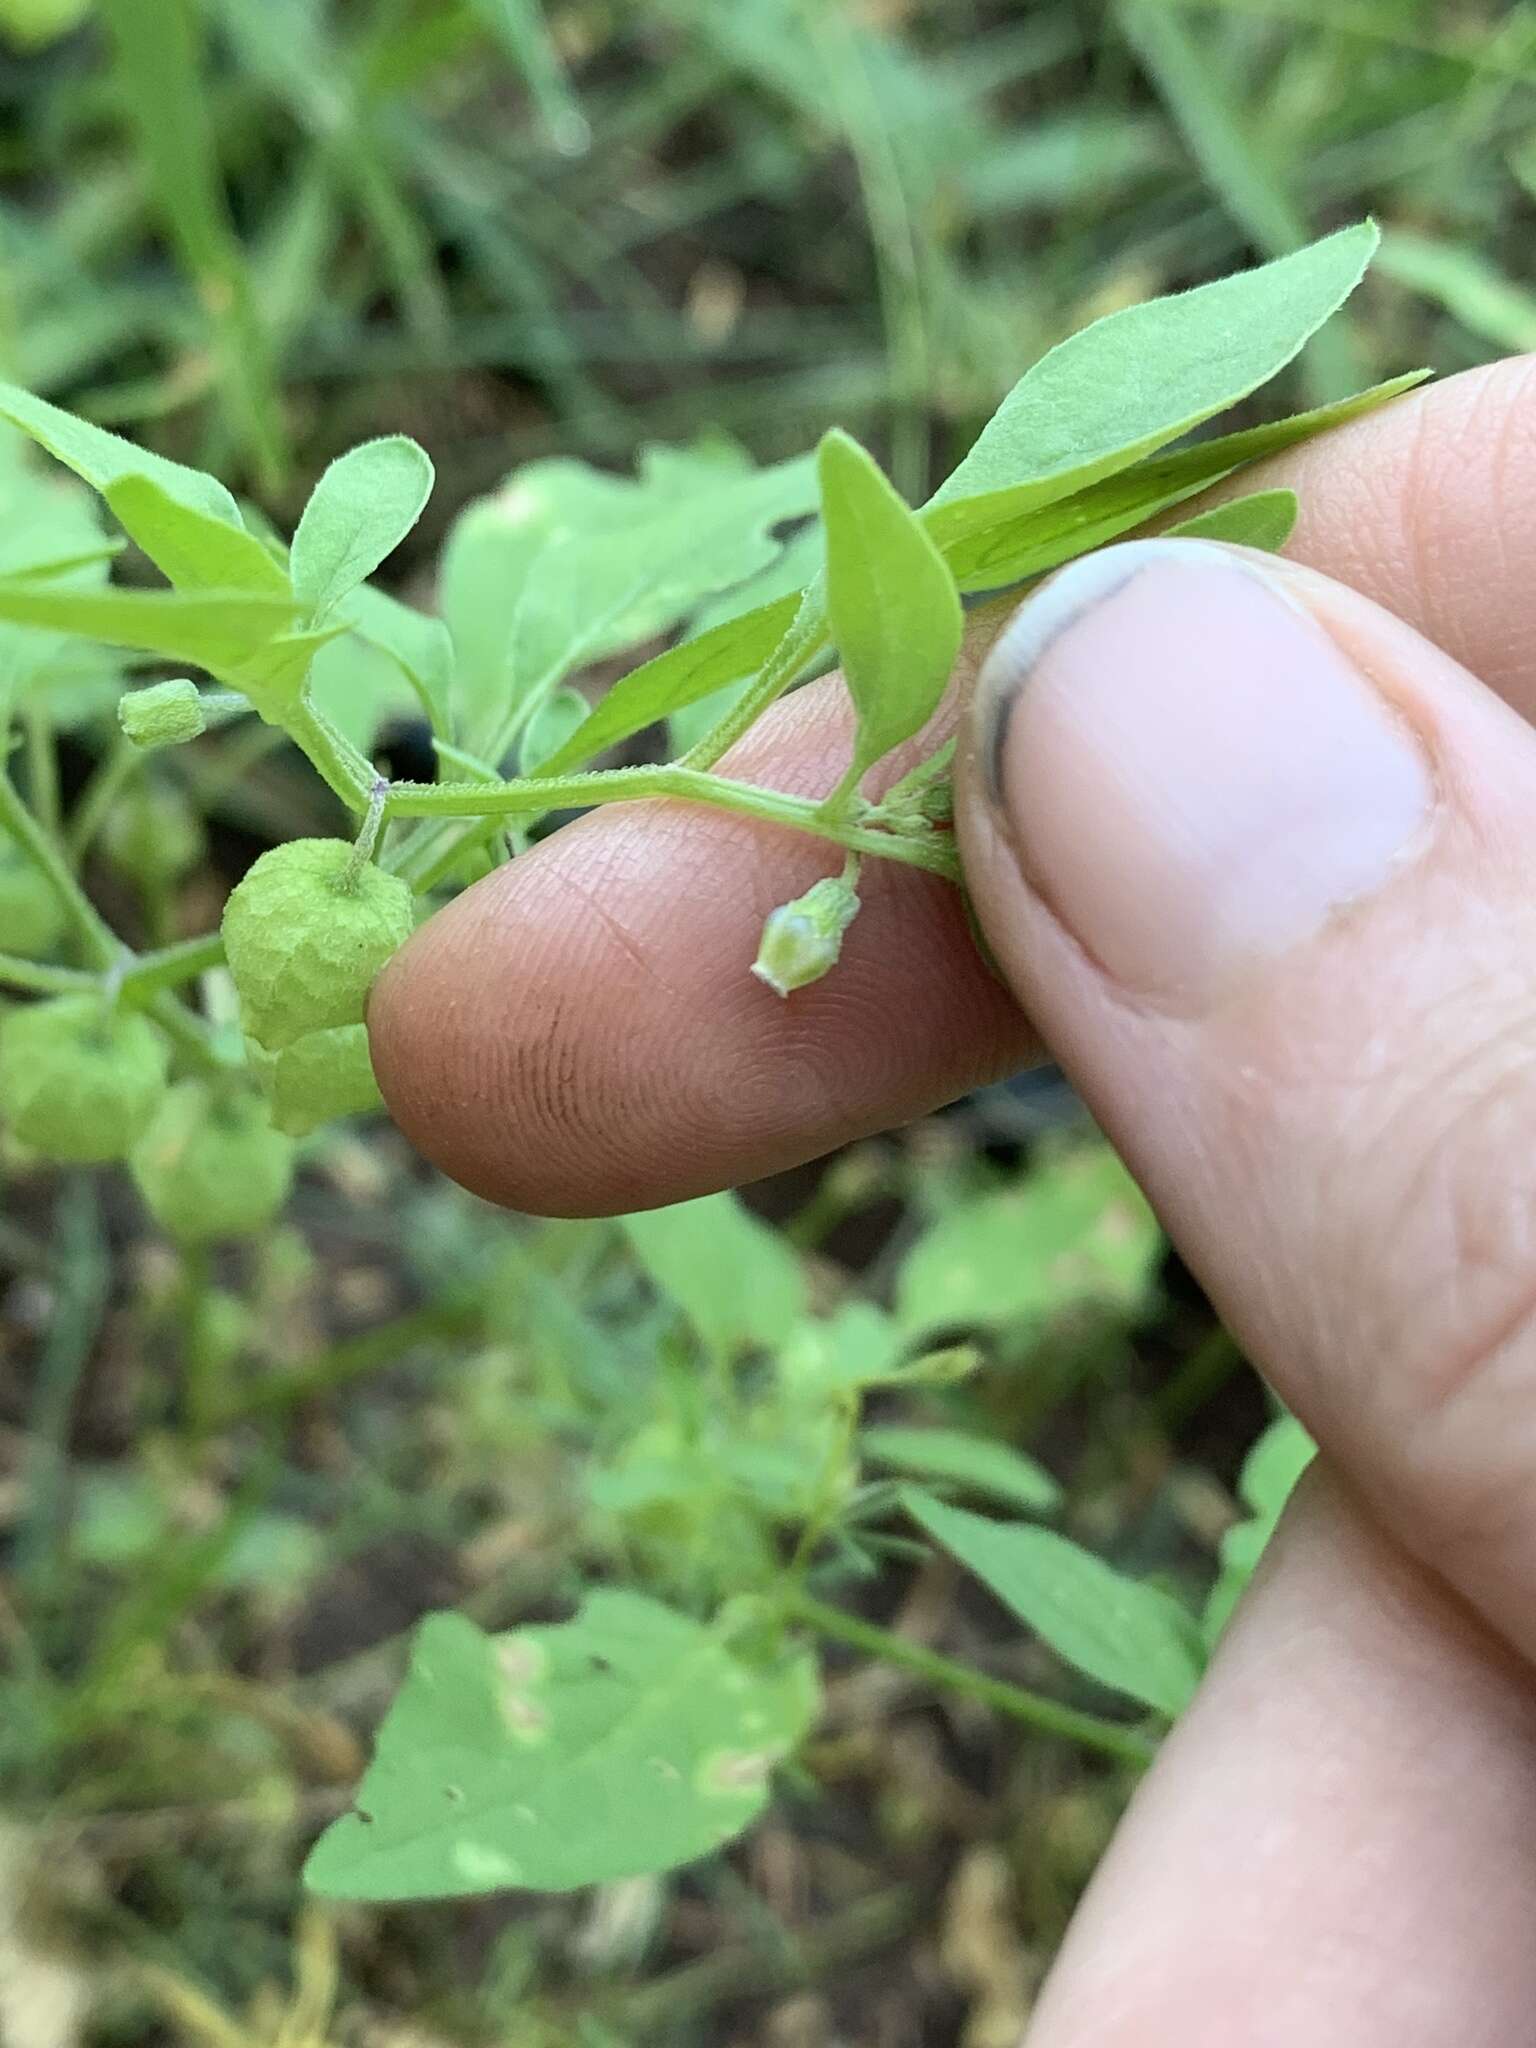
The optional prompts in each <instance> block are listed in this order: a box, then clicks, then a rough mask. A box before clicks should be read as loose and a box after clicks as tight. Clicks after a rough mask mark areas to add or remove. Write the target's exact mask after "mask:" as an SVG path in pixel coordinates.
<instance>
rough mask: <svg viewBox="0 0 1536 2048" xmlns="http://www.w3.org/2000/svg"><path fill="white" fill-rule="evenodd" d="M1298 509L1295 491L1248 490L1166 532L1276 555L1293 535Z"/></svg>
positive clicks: (1189, 538)
mask: <svg viewBox="0 0 1536 2048" xmlns="http://www.w3.org/2000/svg"><path fill="white" fill-rule="evenodd" d="M1300 510H1301V504H1300V501H1299V500H1298V498H1297V496H1296V493H1295V492H1294V491H1250V492H1249V493H1248V495H1247V497H1245V498H1230V499H1228V501H1227V503H1226V504H1225V505H1216V506H1214V507H1213V508H1212V509H1211V510H1210V511H1209V512H1198V513H1196V515H1195V517H1194V518H1193V519H1183V520H1180V522H1179V524H1178V525H1177V526H1171V527H1169V529H1168V531H1169V533H1170V534H1174V535H1178V536H1181V537H1182V538H1184V539H1186V540H1225V541H1231V542H1233V543H1234V544H1235V545H1238V546H1241V547H1245V548H1264V549H1266V550H1267V551H1268V552H1269V553H1270V554H1278V553H1279V551H1280V549H1281V548H1283V547H1284V546H1285V544H1286V542H1287V541H1288V540H1289V539H1290V537H1291V534H1292V533H1293V532H1294V530H1295V526H1296V517H1297V514H1298V513H1299V512H1300Z"/></svg>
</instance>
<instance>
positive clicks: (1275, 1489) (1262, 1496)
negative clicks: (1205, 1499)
mask: <svg viewBox="0 0 1536 2048" xmlns="http://www.w3.org/2000/svg"><path fill="white" fill-rule="evenodd" d="M1316 1451H1317V1446H1316V1445H1315V1444H1314V1443H1313V1441H1312V1439H1311V1438H1310V1437H1309V1436H1308V1435H1307V1433H1306V1431H1305V1430H1304V1429H1303V1428H1302V1426H1301V1424H1300V1423H1299V1422H1298V1421H1297V1420H1296V1418H1295V1417H1294V1416H1293V1415H1282V1416H1279V1417H1278V1418H1277V1419H1276V1420H1275V1421H1274V1422H1272V1423H1271V1424H1270V1426H1269V1428H1268V1429H1267V1430H1265V1432H1264V1434H1263V1435H1262V1436H1261V1437H1260V1438H1259V1440H1258V1442H1257V1443H1256V1444H1255V1445H1254V1446H1253V1449H1252V1450H1251V1451H1250V1452H1249V1453H1248V1456H1247V1458H1246V1460H1245V1461H1244V1464H1243V1470H1242V1476H1241V1478H1240V1479H1239V1481H1238V1492H1239V1494H1240V1495H1241V1497H1242V1502H1243V1505H1244V1507H1246V1508H1247V1509H1248V1511H1249V1512H1248V1515H1247V1517H1246V1518H1245V1519H1244V1520H1243V1521H1240V1522H1236V1523H1234V1524H1233V1526H1232V1527H1231V1528H1230V1529H1229V1530H1228V1531H1227V1533H1226V1535H1225V1536H1223V1538H1222V1539H1221V1573H1220V1576H1219V1577H1218V1578H1217V1581H1216V1583H1215V1585H1214V1586H1213V1587H1212V1588H1211V1594H1210V1598H1209V1599H1208V1600H1207V1602H1206V1605H1205V1613H1204V1615H1203V1616H1202V1618H1201V1626H1202V1628H1203V1629H1204V1631H1205V1637H1206V1641H1207V1642H1208V1643H1212V1644H1214V1643H1215V1642H1216V1640H1217V1638H1218V1637H1219V1636H1220V1634H1221V1632H1222V1630H1223V1629H1224V1628H1225V1627H1226V1625H1227V1623H1228V1622H1229V1621H1230V1620H1231V1618H1232V1611H1233V1609H1234V1608H1235V1607H1236V1605H1237V1603H1238V1601H1239V1600H1240V1599H1241V1598H1242V1596H1243V1594H1244V1593H1245V1592H1246V1590H1247V1587H1248V1581H1249V1580H1250V1579H1251V1578H1252V1577H1253V1574H1254V1572H1255V1570H1256V1569H1257V1567H1258V1562H1259V1559H1260V1558H1261V1557H1262V1556H1263V1555H1264V1552H1265V1550H1266V1548H1267V1547H1268V1544H1269V1539H1270V1537H1271V1536H1273V1534H1274V1533H1275V1525H1276V1523H1277V1522H1278V1521H1279V1520H1280V1516H1281V1513H1282V1512H1283V1510H1284V1508H1285V1504H1286V1502H1287V1501H1288V1500H1289V1499H1290V1497H1291V1494H1292V1492H1293V1491H1294V1490H1295V1487H1296V1483H1297V1481H1298V1480H1299V1479H1300V1478H1301V1475H1302V1473H1303V1472H1305V1471H1306V1469H1307V1467H1308V1465H1310V1464H1311V1462H1312V1459H1313V1457H1314V1456H1315V1455H1316Z"/></svg>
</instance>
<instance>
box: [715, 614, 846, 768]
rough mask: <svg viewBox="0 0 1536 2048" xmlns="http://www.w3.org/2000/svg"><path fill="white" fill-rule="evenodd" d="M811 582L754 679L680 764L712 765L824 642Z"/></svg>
mask: <svg viewBox="0 0 1536 2048" xmlns="http://www.w3.org/2000/svg"><path fill="white" fill-rule="evenodd" d="M815 588H816V586H815V585H814V584H813V585H812V586H811V589H810V590H807V592H806V594H805V597H804V599H803V600H802V602H801V608H800V612H799V614H798V615H797V617H796V618H795V620H794V621H793V623H792V624H791V626H790V629H789V631H788V632H787V633H786V634H785V636H784V638H783V639H782V640H781V641H780V642H779V644H778V646H777V647H776V648H775V649H774V651H773V653H772V654H770V655H769V657H768V659H767V661H766V662H765V663H764V664H763V667H762V669H761V671H760V672H759V674H758V676H757V679H756V681H755V682H753V683H752V684H751V685H750V686H749V687H748V688H747V689H746V690H744V691H743V692H742V694H741V696H739V697H738V698H737V699H736V702H735V703H734V704H733V705H732V706H731V708H730V710H729V711H727V712H726V714H725V716H724V717H723V718H722V719H720V720H719V722H718V723H717V724H716V725H714V726H712V727H711V728H710V730H709V731H708V732H707V733H705V735H704V737H703V738H702V739H701V740H698V741H696V742H695V743H694V745H693V746H691V747H690V748H689V749H688V751H687V753H686V754H684V756H683V758H682V761H681V762H680V763H679V766H681V767H684V768H695V769H704V768H713V767H714V765H715V763H716V762H717V761H718V760H720V759H721V758H722V757H723V756H724V755H726V754H728V753H729V752H730V750H731V748H732V747H734V746H735V744H736V742H737V741H738V740H739V739H741V738H742V737H743V735H744V734H746V733H748V732H750V731H751V729H752V727H753V726H754V725H756V723H757V721H758V720H759V719H760V718H761V717H762V715H763V713H764V712H765V711H766V710H767V709H768V708H769V706H770V705H772V704H775V703H777V702H778V700H779V698H780V697H782V696H783V694H784V692H785V691H786V690H787V689H788V688H789V686H790V684H791V683H792V682H794V680H795V678H796V677H797V676H798V675H799V673H800V671H801V670H802V669H803V668H805V667H806V666H807V664H808V663H810V662H811V661H813V660H814V659H815V657H816V656H817V655H818V654H819V653H821V652H822V650H823V649H824V648H825V647H826V645H827V633H826V624H827V622H826V611H825V607H824V606H823V605H821V604H819V603H817V602H815V600H814V599H813V596H812V592H813V591H814V590H815Z"/></svg>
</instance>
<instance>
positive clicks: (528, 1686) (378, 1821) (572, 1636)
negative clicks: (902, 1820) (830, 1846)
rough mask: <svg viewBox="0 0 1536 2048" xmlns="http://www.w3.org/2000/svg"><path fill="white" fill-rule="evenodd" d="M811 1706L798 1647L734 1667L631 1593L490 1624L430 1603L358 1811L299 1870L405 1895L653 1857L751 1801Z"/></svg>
mask: <svg viewBox="0 0 1536 2048" xmlns="http://www.w3.org/2000/svg"><path fill="white" fill-rule="evenodd" d="M816 1711H817V1692H816V1679H815V1671H814V1667H813V1665H812V1663H811V1661H810V1659H809V1658H807V1657H804V1656H795V1657H792V1658H788V1659H786V1660H784V1661H782V1662H781V1663H779V1664H777V1665H776V1666H774V1667H773V1668H772V1669H768V1670H764V1669H756V1668H753V1667H752V1666H750V1665H748V1664H746V1663H745V1662H743V1661H742V1660H741V1659H740V1658H739V1657H738V1656H736V1655H735V1654H733V1653H732V1651H731V1650H730V1649H729V1648H728V1646H727V1644H726V1643H725V1642H724V1641H723V1640H722V1638H721V1636H720V1635H719V1633H718V1632H716V1631H714V1630H712V1629H709V1628H706V1627H704V1626H702V1625H701V1624H700V1623H698V1622H695V1621H690V1620H688V1619H687V1618H686V1617H685V1616H683V1615H680V1614H676V1613H674V1612H672V1611H671V1610H670V1609H669V1608H666V1607H663V1606H661V1605H659V1604H658V1603H657V1602H656V1601H654V1600H648V1599H644V1598H642V1597H641V1596H640V1595H639V1594H635V1593H622V1592H595V1593H592V1594H590V1595H589V1596H588V1597H587V1599H586V1601H585V1602H584V1603H583V1606H582V1608H581V1611H580V1613H579V1614H578V1615H577V1616H576V1618H575V1620H574V1621H570V1622H567V1623H565V1624H563V1625H560V1626H555V1627H540V1628H524V1629H518V1630H516V1631H514V1632H513V1633H511V1634H508V1635H502V1636H495V1637H492V1636H487V1635H484V1634H482V1632H481V1631H480V1630H479V1629H478V1628H476V1627H475V1625H474V1624H473V1622H470V1621H467V1620H465V1619H464V1618H463V1617H462V1616H461V1615H457V1614H438V1615H433V1616H432V1617H431V1618H430V1619H429V1620H427V1621H426V1622H425V1623H424V1624H423V1625H422V1628H421V1630H420V1632H419V1634H418V1636H417V1639H416V1646H415V1651H414V1654H413V1656H412V1660H411V1670H410V1675H409V1677H408V1678H407V1680H406V1683H405V1686H404V1688H403V1690H402V1691H401V1693H400V1695H399V1697H398V1698H397V1699H396V1701H395V1703H394V1705H393V1707H392V1708H391V1709H390V1712H389V1715H388V1718H387V1719H386V1721H385V1723H384V1726H383V1728H382V1730H381V1731H380V1734H379V1739H378V1748H377V1754H376V1757H375V1760H374V1763H373V1766H372V1768H371V1769H370V1770H369V1772H368V1774H367V1776H366V1777H365V1778H364V1779H363V1782H362V1785H361V1786H360V1788H359V1790H358V1795H357V1807H358V1810H357V1811H356V1812H355V1813H352V1814H349V1815H348V1816H347V1817H346V1818H344V1819H342V1820H340V1821H338V1822H336V1824H335V1825H334V1826H333V1827H331V1828H330V1829H329V1830H328V1831H327V1832H326V1834H325V1835H324V1836H323V1837H322V1838H321V1840H320V1842H319V1843H318V1844H317V1846H316V1848H315V1850H314V1853H313V1854H312V1855H311V1857H310V1859H309V1863H308V1865H307V1867H306V1869H305V1873H304V1874H305V1880H306V1882H307V1883H308V1885H309V1886H310V1888H311V1889H312V1890H314V1891H316V1892H319V1893H320V1894H321V1895H322V1896H324V1897H327V1898H339V1899H379V1900H382V1899H424V1898H455V1897H463V1896H466V1895H468V1894H472V1893H476V1892H487V1891H498V1890H504V1889H506V1888H507V1887H509V1886H518V1887H521V1888H526V1889H530V1890H537V1891H570V1890H573V1889H575V1888H576V1887H577V1886H579V1885H588V1884H601V1883H606V1882H609V1881H611V1880H613V1879H615V1878H622V1877H633V1876H637V1875H639V1874H641V1873H642V1872H648V1871H658V1870H670V1869H673V1868H675V1867H676V1866H677V1865H679V1864H683V1863H691V1862H693V1861H694V1860H695V1859H696V1858H698V1857H700V1856H705V1855H708V1854H709V1853H710V1852H711V1851H712V1850H714V1849H717V1848H718V1847H719V1846H720V1844H721V1843H722V1842H727V1841H729V1840H730V1839H731V1838H732V1837H733V1836H735V1835H738V1834H740V1832H741V1831H742V1829H743V1828H745V1827H746V1826H747V1825H748V1824H749V1823H750V1822H751V1821H752V1820H753V1819H755V1818H756V1816H757V1814H758V1813H759V1812H760V1811H761V1810H762V1808H763V1805H764V1803H765V1801H766V1798H767V1792H768V1780H769V1774H770V1772H771V1770H772V1768H773V1766H774V1764H775V1763H777V1762H778V1760H779V1759H780V1758H781V1757H783V1756H784V1755H786V1754H787V1753H788V1752H789V1751H790V1750H791V1749H793V1748H794V1746H795V1745H796V1744H797V1743H798V1742H799V1741H800V1740H801V1738H802V1737H803V1736H804V1734H805V1733H806V1731H807V1729H808V1728H809V1727H810V1725H811V1723H812V1721H813V1719H814V1717H815V1714H816ZM364 1816H366V1818H364Z"/></svg>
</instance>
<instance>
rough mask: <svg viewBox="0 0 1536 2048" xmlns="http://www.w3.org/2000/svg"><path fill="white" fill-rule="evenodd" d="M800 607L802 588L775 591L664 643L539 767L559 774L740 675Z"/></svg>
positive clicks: (758, 658) (756, 662)
mask: <svg viewBox="0 0 1536 2048" xmlns="http://www.w3.org/2000/svg"><path fill="white" fill-rule="evenodd" d="M799 609H800V594H799V592H798V591H795V592H792V593H791V594H790V595H789V596H788V597H781V598H776V599H775V600H774V602H773V603H772V604H765V605H760V606H759V607H758V609H757V610H756V611H752V612H746V613H744V614H743V615H742V616H741V617H740V618H736V619H727V620H726V621H725V622H724V623H723V624H722V625H719V626H715V627H713V628H711V630H710V631H709V632H707V633H701V634H700V635H699V637H698V638H697V639H696V640H685V641H683V643H682V645H681V646H679V647H669V648H668V649H667V651H666V653H665V654H658V655H657V656H656V658H655V660H654V661H648V662H646V663H644V664H643V665H642V666H641V667H640V668H636V669H631V670H630V672H629V674H628V675H627V676H623V677H621V678H620V680H619V681H618V682H617V683H615V684H614V686H613V688H612V689H611V690H609V691H608V693H607V695H606V696H604V697H603V698H602V699H601V700H600V701H599V702H598V704H597V705H596V706H595V707H594V709H593V711H592V713H591V715H590V717H589V718H587V720H586V721H585V723H584V724H582V725H580V726H578V727H577V729H576V731H575V732H574V733H572V735H571V737H570V738H569V739H568V740H567V741H566V742H565V744H564V745H563V746H561V747H559V748H558V749H557V750H556V751H555V752H554V753H553V754H551V755H550V757H549V759H548V760H547V761H546V762H545V763H544V765H543V767H542V768H541V770H540V773H541V774H544V775H564V774H566V773H567V772H568V771H569V770H570V769H572V768H578V767H580V766H581V764H582V762H583V761H590V760H591V759H592V757H593V755H594V754H601V753H603V752H604V751H605V749H607V748H608V747H616V746H617V745H618V744H619V742H620V741H621V740H627V739H629V738H631V737H632V736H633V735H634V734H635V733H637V732H643V731H644V730H645V728H646V727H647V726H648V725H653V724H654V723H655V722H656V720H657V719H659V718H665V717H666V716H667V714H668V713H669V712H672V711H678V710H681V709H682V708H683V707H684V706H685V705H688V704H696V703H697V702H698V701H699V699H700V698H701V697H707V696H708V695H709V694H710V692H711V691H712V690H718V689H719V688H720V687H721V685H722V684H724V683H731V682H735V681H737V680H738V679H739V678H740V677H742V676H745V675H750V674H751V673H752V672H753V670H755V669H756V668H758V667H759V666H760V665H761V663H762V662H764V661H765V660H766V659H767V658H768V656H769V655H770V654H771V653H772V652H773V650H774V648H775V647H776V646H777V645H778V644H779V642H780V640H782V639H783V637H784V634H785V632H786V631H787V629H788V628H789V627H790V625H792V623H793V622H794V618H795V615H796V613H797V612H798V611H799Z"/></svg>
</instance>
